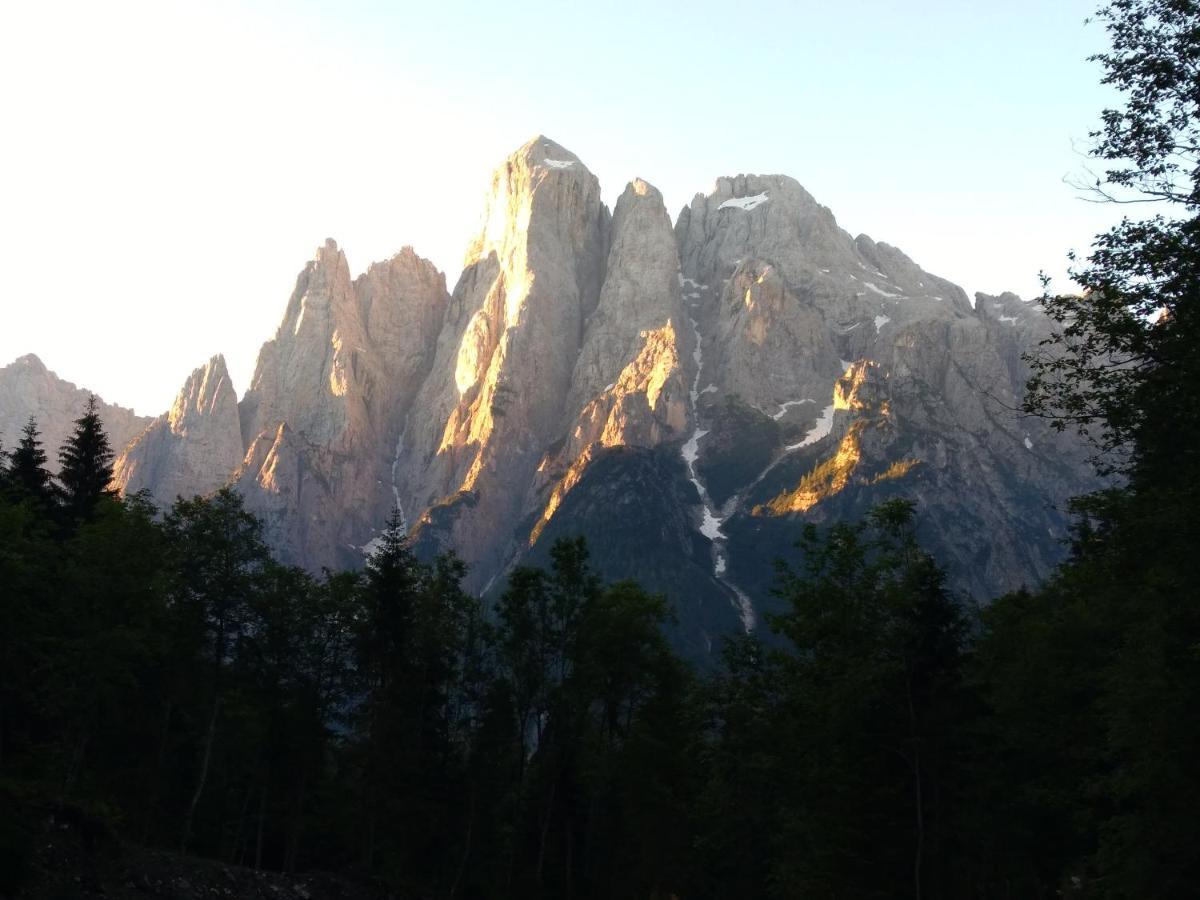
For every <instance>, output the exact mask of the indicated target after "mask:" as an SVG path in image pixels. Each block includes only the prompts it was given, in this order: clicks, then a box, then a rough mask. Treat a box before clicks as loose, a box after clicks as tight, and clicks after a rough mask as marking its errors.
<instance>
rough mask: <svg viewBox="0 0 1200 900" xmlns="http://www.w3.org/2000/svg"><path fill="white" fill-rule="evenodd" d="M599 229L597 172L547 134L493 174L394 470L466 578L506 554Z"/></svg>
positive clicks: (583, 303) (579, 324) (588, 312)
mask: <svg viewBox="0 0 1200 900" xmlns="http://www.w3.org/2000/svg"><path fill="white" fill-rule="evenodd" d="M608 233H609V214H608V211H607V209H606V208H605V207H603V206H602V205H601V203H600V185H599V183H598V182H597V180H596V177H595V176H594V175H592V173H591V172H589V171H588V170H587V168H586V167H585V166H584V165H583V163H582V162H581V161H580V160H579V159H578V157H576V156H575V155H574V154H573V153H571V152H570V151H568V150H565V149H564V148H562V147H560V146H559V145H558V144H555V143H554V142H553V141H550V140H549V139H547V138H544V137H537V138H534V139H533V140H531V141H530V142H529V143H527V144H525V146H523V147H521V148H520V149H519V150H518V151H517V152H515V153H514V154H513V155H512V156H510V157H509V158H508V159H507V160H506V161H505V162H504V163H503V164H502V165H501V166H500V168H498V169H497V170H496V172H495V174H494V176H493V179H492V189H491V192H490V194H489V196H488V199H487V205H486V210H485V213H484V218H483V224H482V227H481V229H480V233H479V235H478V237H477V238H476V239H475V240H474V242H473V243H472V244H471V246H470V248H469V249H468V252H467V257H466V268H465V270H464V271H463V274H462V276H461V278H460V279H459V282H458V285H457V287H456V288H455V289H454V295H453V298H452V299H451V302H450V307H449V310H448V312H447V316H446V321H445V323H444V326H443V330H442V334H441V336H440V337H439V339H438V344H437V354H436V358H435V360H434V364H433V369H432V371H431V373H430V376H429V378H428V379H427V380H426V383H425V385H424V387H423V388H422V389H421V392H420V394H419V395H418V398H417V400H416V403H415V404H414V409H415V410H416V413H415V414H414V415H413V416H412V417H410V419H409V422H408V425H407V427H406V429H405V433H404V440H403V444H404V448H405V455H404V458H403V459H402V460H401V466H400V469H399V471H400V472H401V485H400V490H401V494H402V496H404V497H405V499H406V503H405V506H406V508H412V509H414V510H422V509H427V508H429V507H434V506H436V507H439V509H441V510H442V511H443V514H442V515H440V516H438V517H430V516H426V517H424V519H423V520H422V521H421V523H420V524H419V526H418V527H419V529H420V531H421V532H422V539H423V540H424V541H425V543H426V544H427V545H428V546H431V547H438V548H446V549H449V548H451V547H453V548H455V549H457V550H458V552H459V553H460V554H461V555H463V556H464V558H466V560H467V562H468V563H470V564H472V566H473V570H474V575H473V579H472V580H473V581H478V580H480V579H483V578H484V577H485V573H489V572H490V573H492V574H494V573H495V572H496V571H498V569H499V568H500V567H502V566H503V565H504V563H505V561H506V559H507V557H508V556H510V555H511V552H512V547H513V545H514V542H515V541H516V540H517V536H518V529H517V519H518V518H519V517H520V516H521V513H522V507H523V500H524V497H525V495H526V492H527V490H528V489H529V485H530V482H531V480H532V479H533V476H534V473H535V471H536V469H537V466H538V462H539V460H540V459H541V457H542V455H543V453H544V452H545V448H546V445H547V444H548V443H549V442H551V441H553V440H555V439H556V438H557V437H559V436H560V435H561V432H562V429H563V420H564V418H566V417H567V416H568V415H569V413H568V411H567V397H568V394H569V392H570V390H571V382H572V374H573V372H574V369H575V363H576V360H577V357H578V356H579V350H580V346H581V343H582V342H583V340H584V328H585V323H586V322H587V321H588V319H589V317H591V316H592V314H593V313H594V311H595V310H596V305H597V302H598V300H599V297H600V289H601V285H602V282H603V278H604V266H605V250H606V245H607V240H608ZM486 577H490V576H486Z"/></svg>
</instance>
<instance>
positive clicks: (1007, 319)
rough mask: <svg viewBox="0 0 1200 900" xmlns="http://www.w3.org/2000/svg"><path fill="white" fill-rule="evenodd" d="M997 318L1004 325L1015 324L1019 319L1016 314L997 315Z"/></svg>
mask: <svg viewBox="0 0 1200 900" xmlns="http://www.w3.org/2000/svg"><path fill="white" fill-rule="evenodd" d="M997 318H998V320H999V321H1001V322H1003V323H1004V324H1005V325H1016V324H1017V322H1019V321H1020V319H1018V318H1017V317H1016V316H998V317H997Z"/></svg>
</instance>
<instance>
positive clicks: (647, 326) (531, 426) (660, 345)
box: [0, 136, 1095, 656]
mask: <svg viewBox="0 0 1200 900" xmlns="http://www.w3.org/2000/svg"><path fill="white" fill-rule="evenodd" d="M1049 330H1050V323H1049V322H1048V321H1047V319H1046V317H1045V316H1044V315H1043V314H1042V312H1041V311H1040V309H1039V308H1038V307H1037V306H1035V305H1030V304H1026V303H1024V302H1022V301H1021V300H1020V299H1019V298H1017V297H1015V296H1014V295H1012V294H1002V295H999V296H995V297H993V296H988V295H983V294H979V295H976V297H975V301H974V303H972V302H971V301H970V300H969V299H968V297H967V296H966V294H965V293H964V292H963V291H962V289H960V288H959V287H957V286H956V285H954V284H951V283H950V282H948V281H946V280H944V279H941V278H938V277H937V276H935V275H932V274H930V273H928V272H925V271H924V270H922V269H921V268H920V267H919V266H918V265H917V264H916V263H914V262H913V261H912V260H910V259H909V258H908V257H907V256H905V255H904V254H903V253H902V252H901V251H900V250H898V249H896V248H895V247H892V246H889V245H888V244H884V243H876V242H875V241H873V240H871V239H870V238H868V237H866V236H865V235H859V236H858V237H852V236H851V235H849V234H848V233H846V232H845V231H843V230H842V229H841V228H839V227H838V225H837V222H836V220H835V219H834V216H833V214H832V213H831V212H830V211H829V210H828V209H826V208H825V207H823V206H821V205H820V204H818V203H817V202H816V201H815V200H814V199H813V197H812V196H811V195H810V194H808V192H807V191H805V190H804V188H803V187H801V186H800V185H799V184H798V183H797V182H796V181H794V180H793V179H791V178H788V177H785V176H781V175H767V176H757V175H739V176H736V177H731V178H720V179H718V180H717V182H716V186H715V188H714V190H713V191H712V192H711V193H709V194H705V195H700V194H698V195H696V197H695V198H694V199H693V200H692V202H691V203H690V204H689V205H688V206H687V207H685V208H684V209H683V210H682V211H681V212H680V214H679V215H678V216H677V217H676V219H675V221H674V222H672V220H671V217H670V216H669V215H668V213H667V210H666V208H665V207H664V205H663V200H662V196H661V195H660V193H659V192H658V191H657V190H656V189H655V188H654V187H653V186H652V185H650V184H649V183H647V182H646V181H644V180H642V179H634V180H633V181H631V182H630V183H629V184H628V185H627V186H626V187H625V189H624V191H623V192H622V194H621V195H620V197H619V199H618V200H617V203H616V205H615V207H614V209H613V210H612V212H611V214H610V211H609V210H608V208H607V207H606V206H605V205H604V204H603V203H602V202H601V195H600V185H599V182H598V181H597V179H596V177H595V176H594V175H593V174H592V173H591V172H589V171H588V169H587V167H586V166H585V165H584V163H583V162H582V160H580V158H579V157H577V156H575V155H574V154H573V153H571V152H570V151H569V150H567V149H565V148H564V147H562V146H560V145H558V144H556V143H554V142H553V141H551V140H549V139H548V138H545V137H543V136H538V137H535V138H534V139H533V140H531V141H529V142H528V143H526V144H525V145H524V146H523V147H521V148H519V149H518V150H517V151H516V152H514V153H513V154H512V155H511V156H510V157H509V158H508V159H506V160H505V161H504V162H503V163H502V164H501V165H500V166H499V168H497V170H496V172H495V174H494V175H493V178H492V184H491V189H490V191H489V194H488V196H487V199H486V204H485V209H484V215H483V218H482V222H481V225H480V229H479V232H478V234H477V236H476V237H475V238H474V240H473V241H472V242H471V244H470V246H469V248H468V250H467V254H466V258H465V262H464V269H463V272H462V274H461V276H460V277H459V279H458V282H457V284H456V285H455V287H454V289H453V291H452V292H447V289H446V282H445V278H444V276H443V275H442V274H441V273H439V272H438V271H437V270H436V269H435V268H434V267H433V266H432V264H430V263H429V262H428V261H426V260H423V259H421V258H420V257H418V256H417V255H416V254H415V253H414V252H413V251H412V250H411V248H405V249H404V250H402V251H401V252H400V253H399V254H397V255H396V256H394V257H393V258H392V259H390V260H387V261H386V262H382V263H376V264H373V265H372V266H370V267H369V268H368V269H367V271H366V272H365V273H364V274H363V275H361V276H359V277H358V278H352V277H351V274H350V267H349V264H348V262H347V260H346V256H345V254H344V253H343V252H342V250H341V249H339V248H338V246H337V244H336V243H334V242H333V241H327V242H326V243H325V244H324V245H323V246H322V247H321V248H319V249H318V250H317V252H316V255H315V256H314V258H313V259H312V260H311V261H310V262H309V263H308V264H307V265H306V266H305V268H304V269H303V271H302V272H301V273H300V275H299V277H298V278H297V282H296V287H295V290H294V291H293V293H292V296H291V298H290V300H289V301H288V304H287V307H286V310H285V312H284V316H283V321H282V323H281V324H280V327H279V330H278V331H277V333H276V335H275V337H274V338H273V339H272V340H270V341H268V342H267V343H265V344H264V345H263V348H262V350H261V352H260V354H259V358H258V363H257V366H256V369H255V373H254V378H253V380H252V382H251V384H250V386H249V388H248V389H247V391H246V393H245V395H244V397H243V398H242V400H241V402H240V403H238V404H236V406H235V402H234V394H233V390H232V387H231V386H230V385H229V381H228V376H227V374H226V373H225V369H224V362H223V360H221V359H220V357H214V358H213V359H212V360H210V361H209V362H208V363H207V364H206V365H205V366H203V367H201V368H200V369H197V370H196V371H195V372H194V373H193V374H192V375H191V377H190V378H189V379H188V381H187V383H186V384H185V385H184V388H183V389H182V390H181V392H180V395H179V397H178V398H177V400H176V403H175V405H174V406H173V407H172V410H171V411H170V412H169V413H166V414H164V416H162V417H160V418H159V419H157V420H155V421H154V422H153V423H152V424H150V425H149V427H147V428H146V429H145V431H144V432H143V433H142V434H141V436H140V437H138V438H137V440H136V441H134V442H133V443H132V444H130V446H129V447H128V448H127V449H126V451H125V452H124V453H123V454H122V456H121V458H120V460H119V462H118V466H117V471H118V478H117V481H118V484H119V485H120V486H121V487H122V488H124V489H126V490H133V489H142V488H145V489H148V490H150V491H151V493H152V495H153V496H154V497H155V498H156V499H158V500H159V501H160V502H161V503H167V502H169V501H170V499H171V498H172V497H173V496H174V495H175V494H176V493H185V494H186V493H190V492H200V493H203V492H206V491H209V490H212V489H214V488H215V487H217V486H219V485H220V484H223V483H231V484H233V485H235V486H236V487H237V489H238V490H239V491H241V492H242V493H243V495H244V496H245V498H246V503H247V506H248V507H249V508H250V509H251V510H253V511H254V512H255V513H257V514H258V515H259V516H261V517H262V518H263V520H264V521H265V523H266V533H267V537H268V540H269V541H270V542H271V544H272V545H273V546H274V547H275V548H276V550H277V552H278V553H279V554H280V555H281V557H282V558H283V559H285V560H287V561H289V562H294V563H298V564H300V565H303V566H306V567H308V568H310V569H314V570H315V569H318V568H320V567H322V566H331V567H344V566H355V565H360V564H361V562H362V559H363V555H364V552H367V551H369V548H370V547H371V546H372V544H371V542H372V540H373V539H374V536H375V535H376V534H377V533H378V531H379V529H380V528H381V527H382V524H383V522H384V521H385V520H386V518H387V516H388V515H389V513H390V512H391V510H392V509H393V508H394V507H396V506H399V507H400V509H401V510H402V512H403V514H404V515H405V516H406V517H407V522H408V524H409V525H410V531H411V535H412V539H413V541H414V544H415V546H416V548H417V550H418V552H419V553H421V554H424V555H431V554H434V553H436V552H440V551H443V550H450V549H453V550H454V551H455V552H457V553H458V554H459V555H460V556H461V557H462V558H463V559H464V560H465V561H466V562H467V563H468V565H469V566H470V576H469V585H470V587H472V588H474V589H476V590H479V591H483V592H491V593H493V594H494V593H495V592H496V591H498V590H500V588H501V587H502V585H503V583H504V575H505V573H506V572H507V571H509V570H510V569H511V567H512V566H514V565H518V564H522V563H539V562H542V561H544V560H545V559H546V558H547V554H548V548H549V546H550V544H551V543H552V542H553V541H554V540H555V539H556V538H558V537H561V536H565V535H572V534H583V535H585V536H587V537H588V540H589V545H590V547H591V549H592V553H593V559H594V562H595V563H596V565H597V568H598V569H599V570H600V572H601V574H602V575H604V576H605V577H607V578H611V579H616V578H623V577H631V578H637V579H638V580H639V581H641V582H642V583H643V584H645V585H647V586H648V587H650V588H651V589H654V590H659V591H662V592H664V593H665V594H667V596H668V597H669V598H670V599H671V601H672V602H673V604H674V607H675V609H676V619H677V621H676V623H675V625H674V626H673V638H674V640H675V641H676V642H677V643H678V644H679V645H680V646H681V647H683V648H685V649H686V650H687V651H688V652H690V653H692V654H693V655H697V656H701V655H704V654H705V653H707V652H709V650H710V649H711V647H712V645H713V641H714V639H715V638H716V637H718V636H719V635H720V634H722V633H725V632H728V631H731V630H735V629H737V628H739V627H748V628H750V627H755V626H756V625H757V624H758V623H760V622H761V621H762V615H763V613H764V612H767V611H770V609H771V594H770V585H771V580H772V578H773V576H774V567H773V561H774V559H775V558H777V557H780V556H784V557H788V556H791V555H792V554H793V553H794V551H793V549H792V545H793V543H794V541H795V539H796V537H797V535H798V533H799V530H800V527H801V523H803V522H806V521H817V522H828V521H832V520H835V519H839V518H843V517H857V516H861V515H862V514H863V513H865V512H866V511H867V510H868V509H869V508H870V507H871V506H872V505H874V504H876V503H878V502H880V501H881V500H884V499H887V498H889V497H893V496H907V497H911V498H913V499H914V500H915V501H916V502H917V509H918V523H919V531H920V533H921V536H922V538H923V540H924V541H925V545H926V547H927V548H928V549H929V550H930V551H931V552H932V553H933V554H934V555H935V557H937V558H938V559H939V561H940V562H941V563H942V564H943V565H944V566H946V568H947V569H948V570H949V572H950V576H951V582H952V584H953V586H954V587H955V588H957V589H959V590H960V591H961V592H963V593H964V594H965V595H971V596H974V597H977V598H981V599H984V598H989V597H992V596H995V595H996V594H998V593H1000V592H1002V591H1006V590H1009V589H1012V588H1015V587H1018V586H1020V585H1021V584H1022V583H1026V582H1035V581H1037V580H1039V579H1041V578H1043V577H1044V576H1045V575H1047V574H1048V573H1049V571H1050V570H1051V568H1052V567H1053V565H1054V564H1055V563H1056V562H1057V561H1058V560H1059V559H1060V557H1061V554H1062V545H1061V541H1062V539H1063V538H1064V537H1065V536H1066V529H1067V524H1068V520H1067V516H1066V512H1065V504H1066V500H1067V499H1068V498H1069V497H1071V496H1074V495H1077V494H1079V493H1082V492H1085V491H1087V490H1089V489H1091V488H1093V487H1094V486H1095V481H1094V479H1093V477H1092V475H1091V470H1090V467H1089V466H1088V464H1087V459H1086V455H1087V454H1086V451H1085V449H1084V448H1083V447H1082V446H1081V444H1080V443H1079V441H1078V440H1077V439H1075V438H1073V437H1072V436H1070V435H1063V434H1058V433H1056V432H1053V431H1052V430H1050V429H1048V428H1046V427H1045V426H1044V425H1043V424H1042V423H1041V422H1040V421H1038V420H1029V419H1022V418H1021V417H1020V416H1019V415H1018V414H1017V413H1016V412H1014V410H1016V409H1017V408H1018V407H1019V404H1020V397H1021V394H1022V391H1023V384H1024V381H1025V378H1026V367H1025V364H1024V363H1023V362H1022V359H1021V355H1022V353H1023V352H1025V351H1027V350H1029V349H1031V348H1033V347H1035V346H1036V345H1037V342H1038V341H1039V340H1040V339H1042V338H1043V337H1045V336H1046V335H1047V334H1048V333H1049ZM25 359H28V358H25ZM19 364H20V361H18V363H15V364H14V366H17V365H19ZM11 368H13V367H12V366H10V367H9V369H11ZM3 372H8V369H6V370H3ZM3 372H0V374H3ZM6 384H7V383H6V382H4V381H3V380H0V386H4V385H6ZM13 391H14V389H13V388H8V390H7V391H6V392H5V393H0V399H3V400H4V406H3V407H0V408H2V409H3V411H4V414H5V415H6V416H8V417H9V418H13V416H14V415H15V414H14V413H12V412H11V408H15V404H16V401H15V400H13V399H12V398H13V397H15V396H16V394H14V393H13ZM21 396H23V397H24V396H25V395H21ZM21 402H23V403H25V407H23V408H28V407H29V406H30V401H28V400H22V401H21ZM0 421H7V419H3V420H0Z"/></svg>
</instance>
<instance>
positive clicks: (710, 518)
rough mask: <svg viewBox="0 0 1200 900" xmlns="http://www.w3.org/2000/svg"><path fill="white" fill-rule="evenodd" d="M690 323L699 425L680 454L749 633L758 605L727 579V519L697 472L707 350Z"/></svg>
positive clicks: (717, 569)
mask: <svg viewBox="0 0 1200 900" xmlns="http://www.w3.org/2000/svg"><path fill="white" fill-rule="evenodd" d="M688 320H689V321H690V322H691V325H692V335H693V337H694V339H695V342H696V343H695V345H694V347H693V350H692V360H693V361H694V362H695V364H696V377H695V378H693V379H692V387H691V389H690V390H689V391H688V399H689V400H690V401H691V406H692V420H693V421H694V422H695V423H696V425H695V428H694V429H693V431H692V434H691V436H690V437H689V438H688V439H687V440H686V441H685V442H684V444H683V446H682V447H681V448H680V449H679V453H680V455H681V456H682V457H683V462H684V464H685V465H686V466H687V474H688V481H690V482H691V483H692V485H693V486H694V487H695V488H696V493H697V494H699V495H700V509H701V515H700V533H701V534H702V535H704V536H705V537H706V538H708V539H709V540H710V541H712V553H713V577H714V578H716V579H717V580H718V581H719V582H721V584H723V585H725V586H726V587H727V588H729V590H730V591H732V592H733V595H734V597H735V598H736V599H737V609H738V614H739V615H740V616H741V619H742V627H743V628H745V629H746V631H750V630H751V629H752V628H754V621H755V616H754V605H753V604H752V603H751V602H750V598H749V597H748V596H746V593H745V592H744V591H742V590H741V589H740V588H739V587H738V586H737V585H735V584H733V583H732V582H729V581H727V580H726V579H725V577H724V575H725V571H726V570H727V569H728V567H729V555H728V552H727V551H726V548H725V534H724V533H723V532H722V531H721V525H722V524H723V523H724V521H725V519H724V517H722V516H721V515H719V510H718V509H717V508H716V506H715V504H714V503H713V502H712V498H711V497H709V495H708V490H707V489H706V488H705V487H704V483H703V482H702V481H701V480H700V476H699V475H698V474H697V472H696V460H697V459H698V458H699V457H700V439H701V438H702V437H704V436H705V435H706V434H708V431H707V430H705V429H703V428H701V427H700V414H699V411H698V409H697V404H698V402H699V400H700V394H701V391H700V374H701V372H702V371H703V369H704V347H703V341H702V340H701V337H700V326H699V325H698V324H697V323H696V320H695V319H693V318H692V317H691V316H688ZM709 388H712V389H713V390H716V386H715V385H709V387H708V388H705V389H704V393H707V392H708V390H709Z"/></svg>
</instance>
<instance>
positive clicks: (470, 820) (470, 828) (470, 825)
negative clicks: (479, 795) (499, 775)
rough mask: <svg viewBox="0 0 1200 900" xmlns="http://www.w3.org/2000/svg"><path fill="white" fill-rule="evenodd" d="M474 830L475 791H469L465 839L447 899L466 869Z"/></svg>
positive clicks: (455, 888) (451, 898) (454, 891)
mask: <svg viewBox="0 0 1200 900" xmlns="http://www.w3.org/2000/svg"><path fill="white" fill-rule="evenodd" d="M474 832H475V791H474V790H472V791H471V801H470V803H468V804H467V839H466V842H465V844H464V846H463V854H462V859H460V860H459V861H458V871H457V872H455V873H454V882H453V883H452V884H451V885H450V895H449V900H454V897H455V896H456V895H457V894H458V886H459V884H461V883H462V877H463V873H464V872H466V871H467V860H468V859H469V858H470V856H471V838H472V836H473V835H474Z"/></svg>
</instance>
